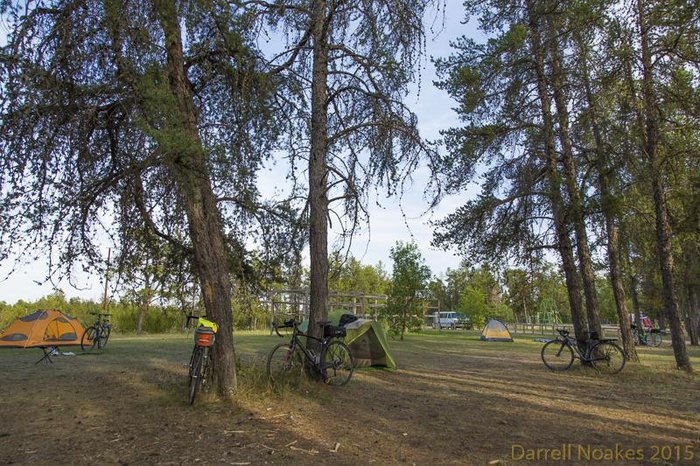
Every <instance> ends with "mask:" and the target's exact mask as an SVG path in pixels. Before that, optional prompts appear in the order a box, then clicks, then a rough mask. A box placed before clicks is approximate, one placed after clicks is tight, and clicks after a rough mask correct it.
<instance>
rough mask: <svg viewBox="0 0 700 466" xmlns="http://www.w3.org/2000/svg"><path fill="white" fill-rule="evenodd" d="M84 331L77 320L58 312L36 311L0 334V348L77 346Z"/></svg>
mask: <svg viewBox="0 0 700 466" xmlns="http://www.w3.org/2000/svg"><path fill="white" fill-rule="evenodd" d="M84 332H85V330H84V329H83V326H82V325H80V322H78V319H76V318H75V317H71V316H67V315H65V314H63V313H61V312H59V311H36V312H34V313H33V314H29V315H27V316H24V317H20V318H19V319H17V320H15V321H14V322H13V323H11V324H10V326H9V327H7V328H6V329H5V331H3V332H2V333H0V348H2V347H12V348H50V347H54V346H65V345H79V344H80V339H81V338H83V333H84Z"/></svg>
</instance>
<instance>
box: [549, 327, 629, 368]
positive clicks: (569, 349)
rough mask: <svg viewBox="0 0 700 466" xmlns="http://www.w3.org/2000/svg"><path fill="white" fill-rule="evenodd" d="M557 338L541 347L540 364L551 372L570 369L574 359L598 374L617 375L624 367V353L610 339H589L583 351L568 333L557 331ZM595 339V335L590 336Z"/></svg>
mask: <svg viewBox="0 0 700 466" xmlns="http://www.w3.org/2000/svg"><path fill="white" fill-rule="evenodd" d="M557 332H558V333H559V336H558V337H557V338H555V339H554V340H551V341H548V342H547V343H545V345H544V346H543V347H542V352H541V356H542V362H544V365H545V366H547V367H548V368H549V369H551V370H553V371H565V370H567V369H568V368H570V367H571V364H573V362H574V358H578V359H580V360H581V362H582V363H590V364H591V365H592V366H593V368H595V370H596V371H598V372H599V373H604V374H617V373H618V372H620V371H621V370H622V368H623V367H625V352H624V350H623V349H622V348H620V347H619V346H618V345H617V344H616V343H614V342H613V340H611V339H606V338H602V339H598V338H591V340H592V341H594V343H590V344H588V345H583V346H585V347H584V348H583V349H582V348H581V346H582V345H579V343H578V342H577V341H576V339H575V338H572V337H571V336H569V331H568V330H566V329H563V328H560V329H557ZM592 337H596V335H592Z"/></svg>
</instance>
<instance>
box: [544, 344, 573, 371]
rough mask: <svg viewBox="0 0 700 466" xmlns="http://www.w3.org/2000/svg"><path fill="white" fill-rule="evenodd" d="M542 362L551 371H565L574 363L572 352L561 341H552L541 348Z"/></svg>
mask: <svg viewBox="0 0 700 466" xmlns="http://www.w3.org/2000/svg"><path fill="white" fill-rule="evenodd" d="M541 355H542V362H543V363H544V365H545V366H547V368H549V369H550V370H553V371H565V370H567V369H568V368H569V367H571V364H573V362H574V350H572V349H571V346H569V345H567V344H566V343H565V342H563V341H561V340H552V341H548V342H547V343H545V345H544V346H543V347H542V352H541Z"/></svg>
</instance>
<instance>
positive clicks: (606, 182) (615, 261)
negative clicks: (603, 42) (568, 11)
mask: <svg viewBox="0 0 700 466" xmlns="http://www.w3.org/2000/svg"><path fill="white" fill-rule="evenodd" d="M575 38H576V42H577V45H578V48H579V63H580V66H581V79H582V81H583V88H584V91H585V95H586V101H587V104H588V116H589V122H590V126H591V131H592V132H593V141H594V143H595V147H594V151H595V154H596V163H595V165H596V169H597V171H598V189H599V190H600V197H601V205H602V210H603V217H604V218H605V232H606V234H607V240H608V262H609V265H610V283H611V285H612V289H613V295H614V296H615V308H616V310H617V318H618V321H619V322H620V335H621V336H622V345H623V348H624V350H625V354H626V356H627V359H628V360H631V361H637V362H638V361H639V356H638V355H637V350H636V349H635V347H634V338H633V337H632V330H631V328H630V327H631V323H630V318H629V313H628V312H627V303H626V302H625V301H626V299H627V298H626V296H625V287H624V284H623V279H622V261H621V260H620V237H619V230H618V228H617V224H616V223H615V210H614V208H613V205H612V192H611V189H610V168H609V162H608V157H607V156H606V155H605V150H604V147H605V146H604V143H603V136H602V134H601V131H600V127H599V126H598V112H597V109H598V106H597V102H596V98H595V96H594V94H593V90H592V89H591V82H590V75H589V72H590V71H589V69H588V49H587V47H586V44H585V43H584V41H583V38H582V37H580V35H579V33H576V36H575Z"/></svg>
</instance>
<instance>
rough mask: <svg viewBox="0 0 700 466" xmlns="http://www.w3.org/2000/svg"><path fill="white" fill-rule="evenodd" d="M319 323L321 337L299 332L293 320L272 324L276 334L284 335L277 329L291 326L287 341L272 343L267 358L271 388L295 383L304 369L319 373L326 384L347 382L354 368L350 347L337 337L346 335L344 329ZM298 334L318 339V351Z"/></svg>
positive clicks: (301, 375) (302, 374) (294, 384)
mask: <svg viewBox="0 0 700 466" xmlns="http://www.w3.org/2000/svg"><path fill="white" fill-rule="evenodd" d="M319 325H321V327H323V338H316V337H313V336H311V335H309V334H307V333H304V332H302V331H301V330H299V324H298V323H297V322H296V320H294V319H289V320H287V321H286V322H285V323H284V324H282V325H279V324H276V323H274V324H273V328H274V330H275V333H277V335H278V336H279V337H283V335H282V334H281V333H280V332H279V329H284V328H291V329H292V338H291V340H290V341H289V343H280V344H279V345H277V346H275V347H274V348H272V351H270V354H269V355H268V357H267V377H268V380H269V381H270V384H271V385H272V386H273V387H275V388H280V387H282V386H285V385H288V386H296V385H298V383H299V382H300V381H301V380H302V379H303V377H304V374H305V372H306V371H310V372H312V373H314V374H316V375H318V376H320V378H321V379H322V380H323V381H324V382H325V383H327V384H329V385H333V386H342V385H345V384H347V383H348V382H349V381H350V378H351V377H352V373H353V370H354V364H353V359H352V354H351V353H350V348H348V346H347V345H346V344H345V343H343V342H342V341H340V340H339V338H343V337H344V336H345V329H344V328H343V327H335V326H333V325H330V322H319ZM301 337H306V338H310V339H312V340H315V341H317V342H319V350H318V353H317V352H316V351H315V350H313V349H307V348H306V346H305V345H304V344H303V342H302V341H301V339H300V338H301Z"/></svg>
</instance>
